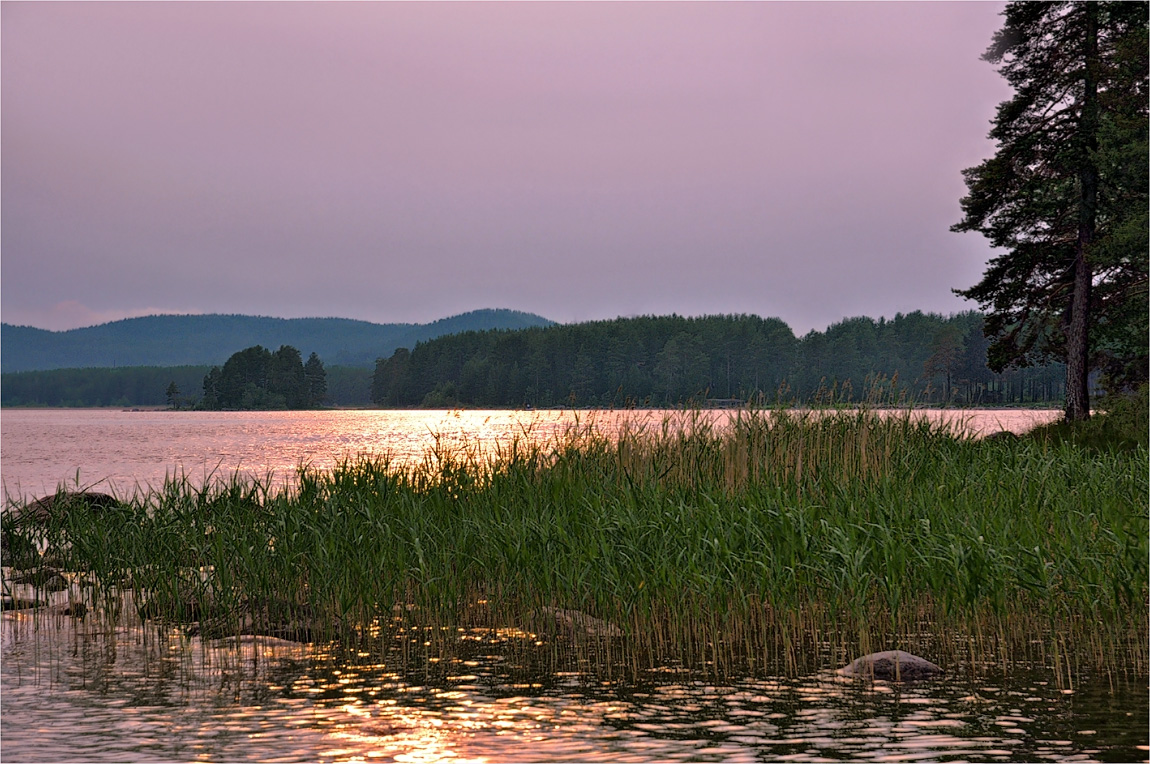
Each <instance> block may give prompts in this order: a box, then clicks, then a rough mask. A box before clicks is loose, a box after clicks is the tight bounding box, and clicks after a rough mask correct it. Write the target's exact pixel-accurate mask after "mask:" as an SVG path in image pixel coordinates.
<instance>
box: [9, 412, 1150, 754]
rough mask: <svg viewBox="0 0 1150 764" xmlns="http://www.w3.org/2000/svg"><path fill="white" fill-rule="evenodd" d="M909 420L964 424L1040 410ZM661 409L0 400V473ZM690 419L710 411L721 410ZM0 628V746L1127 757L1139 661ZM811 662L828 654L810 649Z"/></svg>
mask: <svg viewBox="0 0 1150 764" xmlns="http://www.w3.org/2000/svg"><path fill="white" fill-rule="evenodd" d="M921 415H922V416H930V417H937V418H944V419H947V420H948V421H960V422H961V425H962V426H963V427H965V428H968V429H969V431H970V432H971V433H974V434H980V433H983V434H984V433H987V432H993V431H997V430H1002V429H1008V430H1012V431H1015V432H1020V431H1023V430H1025V429H1027V428H1029V427H1032V426H1034V425H1035V424H1037V423H1039V422H1043V421H1049V420H1050V419H1052V418H1054V417H1056V416H1057V412H1038V411H1019V410H1009V411H978V412H966V411H963V412H954V411H948V412H938V411H930V412H923V413H922V414H921ZM663 416H664V414H663V412H623V413H617V412H578V413H576V412H569V411H543V412H511V411H452V412H445V411H431V412H429V411H338V412H265V413H241V412H226V413H190V412H121V411H91V410H83V411H58V410H20V411H5V412H3V415H2V418H0V425H2V438H0V451H2V463H0V475H2V478H3V482H4V487H5V490H6V491H7V492H8V494H9V495H10V496H36V495H42V494H43V493H48V492H51V491H53V490H54V489H55V487H56V486H57V485H59V484H60V483H64V484H66V485H67V486H69V487H73V486H76V485H79V486H83V487H91V488H94V489H96V490H111V491H115V492H117V493H120V494H124V493H131V492H132V491H133V490H134V489H135V488H136V487H143V486H147V485H153V486H156V485H159V484H160V483H162V481H163V480H164V479H165V476H171V475H174V474H183V475H185V476H187V477H188V479H190V480H193V481H197V480H202V479H204V477H205V476H211V475H213V474H214V475H227V474H231V473H233V472H235V471H239V472H241V473H244V474H251V475H258V476H265V475H271V476H272V477H273V479H274V480H277V481H285V482H290V479H291V476H292V474H293V473H294V470H295V468H296V467H297V466H298V465H300V464H310V465H312V466H314V467H318V468H323V467H326V466H330V465H332V464H334V463H335V462H336V461H337V460H339V459H341V458H343V457H346V456H348V455H352V454H356V453H363V452H370V453H376V454H388V455H390V457H391V458H392V459H393V460H395V461H396V462H398V463H404V462H412V461H419V460H421V459H423V458H426V456H427V453H428V450H429V449H432V448H434V447H436V446H437V444H438V447H440V448H447V449H450V448H456V447H460V446H470V447H472V448H478V449H481V450H482V451H483V453H485V454H487V455H495V454H496V452H497V451H498V449H499V447H501V446H506V444H508V443H509V442H510V441H511V440H512V439H514V438H520V439H536V440H542V441H544V442H546V441H548V440H550V439H553V438H556V437H560V436H561V435H562V433H563V432H564V431H565V429H566V428H567V427H569V426H572V425H574V424H576V422H577V421H578V422H579V423H582V424H586V423H587V422H589V421H590V422H592V423H593V424H594V425H595V426H597V427H599V428H600V429H602V430H604V431H605V432H610V431H611V430H612V429H613V428H617V427H619V426H620V424H621V422H622V421H623V419H624V417H629V418H630V420H631V421H635V420H636V419H637V420H638V421H640V423H643V422H646V423H647V425H648V426H656V425H658V424H659V422H661V420H662V417H663ZM704 416H705V417H707V418H708V419H709V420H711V421H713V422H714V423H715V424H716V425H717V426H721V425H722V423H723V422H724V421H726V418H727V417H730V416H731V413H730V412H725V411H715V412H705V413H704ZM6 573H8V572H7V571H6ZM6 578H7V576H6ZM15 590H16V593H17V594H24V595H25V596H28V595H29V593H30V590H29V589H28V588H27V587H15ZM52 596H53V598H54V599H56V600H58V601H61V602H62V601H66V599H67V597H68V592H57V593H55V594H54V595H52ZM0 627H2V628H0V689H2V692H0V757H2V758H3V760H4V761H5V762H17V761H553V760H567V761H570V760H579V761H652V760H659V761H667V760H684V761H687V760H690V761H764V760H766V761H819V760H823V761H825V760H828V759H848V758H850V759H869V760H876V761H910V760H964V761H971V760H978V761H1038V760H1051V761H1089V760H1097V761H1132V760H1146V759H1147V756H1148V751H1150V746H1148V732H1147V729H1148V725H1150V719H1148V703H1147V683H1146V677H1144V676H1129V675H1123V674H1095V673H1092V672H1090V671H1089V670H1083V671H1080V672H1077V673H1076V675H1075V676H1074V677H1073V680H1072V681H1071V682H1066V681H1065V680H1064V679H1063V678H1062V677H1061V675H1059V674H1057V673H1056V672H1054V671H1053V670H1052V669H1051V668H1050V667H1049V666H1046V665H1029V664H1015V665H1014V666H1012V667H1011V668H1010V669H1009V670H1004V669H1002V668H1001V667H995V666H989V665H981V664H979V663H977V662H975V661H973V660H971V661H964V662H960V663H958V664H956V665H947V666H944V668H945V669H946V671H947V673H946V676H945V678H944V679H941V680H934V681H927V682H916V683H906V684H904V685H899V684H893V683H885V682H874V683H869V682H855V681H848V680H846V679H844V678H841V677H839V676H838V675H837V674H835V673H834V671H832V670H829V669H824V670H816V671H811V672H810V673H808V674H807V675H804V676H798V677H793V678H784V677H779V676H771V675H748V676H737V677H730V676H728V677H724V678H721V679H717V678H714V677H706V676H698V675H695V674H691V673H687V672H685V671H683V670H682V669H680V668H678V667H676V666H656V667H654V668H652V669H649V670H644V671H642V672H641V674H640V675H639V676H638V677H635V676H634V675H631V674H628V673H627V672H625V671H622V670H613V669H612V665H611V663H610V661H609V660H607V661H599V662H596V663H594V664H593V665H592V664H590V663H587V662H586V659H585V658H578V659H577V658H575V657H569V656H566V654H565V653H563V652H562V651H559V652H558V653H557V652H556V651H554V650H552V647H553V646H554V644H555V643H554V642H549V641H548V640H547V639H545V638H543V639H536V635H534V634H529V633H525V632H523V631H520V630H517V629H505V630H501V631H500V632H499V633H492V632H490V631H478V630H477V631H475V632H474V633H471V632H466V633H461V634H460V635H459V638H458V646H459V647H458V649H457V650H455V651H454V652H453V653H451V654H450V655H430V654H422V653H420V652H419V645H420V644H423V643H421V642H419V643H413V644H414V645H415V647H414V648H411V647H410V646H409V645H406V643H405V645H404V648H403V649H402V650H401V649H400V646H399V645H396V646H394V647H393V648H390V649H389V650H388V651H385V652H383V653H378V652H372V653H371V654H370V655H369V654H366V653H350V654H349V653H346V652H336V651H334V650H333V648H331V647H330V646H324V645H302V644H296V643H292V642H285V641H282V640H276V639H272V638H266V637H247V638H241V639H239V640H234V639H233V640H201V639H200V638H199V637H188V636H186V635H183V634H181V633H180V632H179V631H178V630H177V629H172V628H167V627H163V626H159V625H157V624H155V623H152V622H146V623H144V622H141V621H140V620H139V619H138V618H136V617H135V616H134V615H133V614H131V612H130V609H128V610H126V612H125V615H124V616H123V617H122V619H121V620H120V621H118V622H117V623H116V625H115V626H114V628H107V627H105V626H104V625H102V624H100V623H98V622H97V621H96V619H93V618H91V617H89V618H87V619H83V620H76V619H71V618H63V617H57V616H48V615H43V614H42V613H41V611H17V612H11V611H9V612H5V613H4V614H3V617H2V619H0ZM580 654H584V653H580ZM819 662H820V663H823V664H826V665H833V663H832V660H831V658H830V654H829V652H828V654H827V656H826V657H825V659H824V660H820V661H819Z"/></svg>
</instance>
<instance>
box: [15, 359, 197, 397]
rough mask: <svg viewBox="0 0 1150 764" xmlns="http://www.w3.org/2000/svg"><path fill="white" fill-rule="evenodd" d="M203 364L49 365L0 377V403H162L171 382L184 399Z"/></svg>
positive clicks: (193, 388)
mask: <svg viewBox="0 0 1150 764" xmlns="http://www.w3.org/2000/svg"><path fill="white" fill-rule="evenodd" d="M207 372H208V367H206V366H166V367H156V366H136V367H132V368H127V369H53V370H51V371H23V372H18V373H15V374H4V375H3V376H2V377H0V405H3V406H6V407H7V406H52V407H72V406H164V405H171V404H170V403H169V401H168V399H167V390H168V388H169V387H170V386H171V385H172V384H175V385H176V387H177V388H178V389H179V390H181V391H184V395H183V396H181V397H182V398H183V400H184V403H185V404H190V403H193V402H194V401H195V400H196V399H197V397H198V396H196V395H195V394H194V393H195V391H198V390H199V389H200V387H201V385H202V384H203V379H204V374H206V373H207Z"/></svg>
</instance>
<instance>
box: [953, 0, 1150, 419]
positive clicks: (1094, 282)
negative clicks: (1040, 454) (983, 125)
mask: <svg viewBox="0 0 1150 764" xmlns="http://www.w3.org/2000/svg"><path fill="white" fill-rule="evenodd" d="M1147 7H1148V6H1147V4H1146V3H1124V2H1106V3H1096V2H1088V3H1087V2H1073V3H1068V2H1060V3H1013V4H1011V5H1009V6H1008V7H1007V10H1006V14H1005V15H1006V22H1005V24H1004V26H1003V28H1002V30H1000V31H999V32H998V33H997V34H996V35H995V37H994V41H993V44H992V45H991V46H990V48H989V50H987V52H986V54H985V56H984V58H985V59H986V60H987V61H989V62H991V63H994V64H997V65H999V71H1000V72H1001V73H1002V74H1003V76H1004V77H1005V78H1006V79H1007V81H1008V82H1009V83H1010V84H1011V86H1012V87H1013V88H1014V89H1015V95H1014V97H1013V98H1012V99H1011V100H1009V101H1006V102H1004V103H1002V104H1001V105H1000V106H999V108H998V114H997V116H996V117H995V120H994V122H993V125H994V126H993V129H992V130H991V133H990V137H991V138H992V139H994V140H995V141H996V142H997V144H998V148H997V153H996V154H995V156H993V157H992V158H990V159H988V160H986V161H985V162H983V163H982V164H981V165H979V166H977V167H974V168H971V169H968V170H966V171H965V173H964V175H965V177H966V183H967V187H968V189H969V193H968V195H967V196H966V197H965V198H964V199H963V200H962V207H963V212H964V213H965V216H964V218H963V220H962V222H960V223H959V224H957V225H956V226H954V230H956V231H978V232H980V233H982V234H983V235H984V236H986V237H987V238H988V239H989V240H990V242H991V244H993V245H994V246H995V247H1000V248H1002V249H1005V250H1006V251H1005V252H1004V253H1003V254H1001V255H999V256H997V257H995V258H994V259H993V260H991V262H990V266H989V268H988V269H987V271H986V273H985V275H984V277H983V280H982V281H981V282H979V283H978V284H976V285H975V286H973V287H971V288H969V289H966V290H956V291H957V292H958V294H960V295H962V296H964V297H968V298H970V299H973V300H977V301H978V303H979V304H980V305H981V306H982V308H983V309H984V310H987V311H988V313H987V324H986V331H987V336H988V337H990V338H991V339H992V343H991V345H990V348H989V363H990V368H992V369H994V370H1001V369H1004V368H1007V367H1018V366H1026V365H1030V364H1033V363H1039V362H1044V361H1046V360H1048V359H1051V358H1054V359H1058V360H1061V361H1064V362H1066V363H1067V373H1068V375H1069V376H1068V387H1069V390H1070V392H1071V394H1070V395H1069V396H1068V398H1067V415H1068V417H1069V418H1071V419H1078V418H1081V417H1084V416H1086V415H1087V411H1086V409H1087V404H1088V395H1087V387H1086V378H1087V374H1088V373H1089V372H1090V370H1091V369H1104V370H1105V371H1106V372H1107V378H1108V381H1109V383H1110V385H1111V386H1112V387H1115V388H1120V387H1123V386H1129V385H1131V384H1136V383H1137V382H1139V381H1143V380H1145V379H1146V374H1147V345H1148V340H1147V330H1146V326H1147V323H1146V316H1147V299H1146V292H1147V256H1146V253H1147V234H1146V231H1147V214H1148V202H1147V173H1146V167H1147V162H1148V160H1147V124H1148V120H1147V53H1146V51H1147V37H1146V29H1147Z"/></svg>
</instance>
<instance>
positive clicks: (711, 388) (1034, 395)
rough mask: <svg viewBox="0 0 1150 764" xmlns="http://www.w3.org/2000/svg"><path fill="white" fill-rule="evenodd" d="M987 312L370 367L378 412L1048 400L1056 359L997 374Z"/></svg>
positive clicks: (629, 329)
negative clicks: (876, 398)
mask: <svg viewBox="0 0 1150 764" xmlns="http://www.w3.org/2000/svg"><path fill="white" fill-rule="evenodd" d="M988 345H989V343H988V341H987V340H986V338H985V337H984V336H983V317H982V316H981V315H980V314H978V313H974V312H968V313H962V314H958V315H955V316H950V317H943V316H940V315H936V314H928V313H922V312H920V311H916V312H913V313H909V314H905V315H904V314H898V315H896V316H895V318H894V319H893V320H889V321H888V320H886V319H879V320H877V321H876V320H874V319H871V318H865V317H861V318H851V319H847V320H844V321H841V322H839V323H837V324H834V325H832V326H830V327H829V328H828V329H827V330H826V331H825V332H815V331H812V332H810V333H808V334H807V335H805V336H804V337H802V338H796V337H795V335H794V334H793V332H792V331H791V329H790V327H788V326H787V324H785V323H784V322H783V321H781V320H779V319H777V318H770V319H763V318H759V317H757V316H745V315H744V316H709V317H703V318H685V317H682V316H674V315H672V316H646V317H639V318H620V319H614V320H611V321H596V322H589V323H582V324H569V325H559V326H552V327H547V328H536V329H526V330H521V331H515V332H505V331H489V332H466V333H462V334H457V335H451V336H447V337H440V338H437V339H435V340H431V341H429V342H425V343H420V344H418V345H416V346H415V348H414V349H412V350H410V351H409V350H406V349H402V348H401V349H399V350H396V351H395V353H394V354H393V355H392V356H391V357H390V358H387V359H382V358H381V359H380V360H379V361H377V362H376V368H375V373H374V375H373V377H372V388H371V398H372V401H373V402H374V403H375V404H376V405H379V406H384V407H406V406H427V407H449V406H460V405H465V406H498V407H503V406H525V405H530V406H560V405H574V406H587V407H596V406H602V407H625V406H676V405H682V404H687V403H697V404H704V405H705V404H706V403H707V402H710V403H715V402H717V401H718V402H729V403H732V404H734V403H737V402H749V401H765V402H775V401H779V400H781V401H784V402H799V403H809V402H814V401H817V400H820V399H825V398H827V397H828V396H833V397H834V398H835V399H836V400H844V399H854V400H859V399H861V398H864V397H866V396H869V395H873V394H874V393H875V392H876V390H878V389H879V388H881V390H882V395H883V398H884V400H885V401H887V402H892V401H898V400H903V401H916V402H919V403H948V404H954V405H1005V404H1017V403H1051V402H1055V401H1060V400H1061V399H1062V396H1063V394H1064V390H1065V388H1064V383H1063V381H1062V376H1063V370H1062V369H1061V368H1060V367H1059V365H1058V364H1050V365H1045V366H1040V367H1036V368H1029V369H1015V370H1011V371H1008V372H1003V373H995V372H993V371H991V370H990V368H988V366H987V355H986V353H987V348H988Z"/></svg>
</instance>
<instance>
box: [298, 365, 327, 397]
mask: <svg viewBox="0 0 1150 764" xmlns="http://www.w3.org/2000/svg"><path fill="white" fill-rule="evenodd" d="M303 378H304V405H305V406H306V407H307V408H315V407H316V406H319V405H320V404H321V403H323V402H324V399H325V398H327V372H326V371H324V368H323V361H321V360H320V359H319V356H318V355H316V354H315V353H312V354H311V355H309V356H308V357H307V363H305V364H304V367H303Z"/></svg>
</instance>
